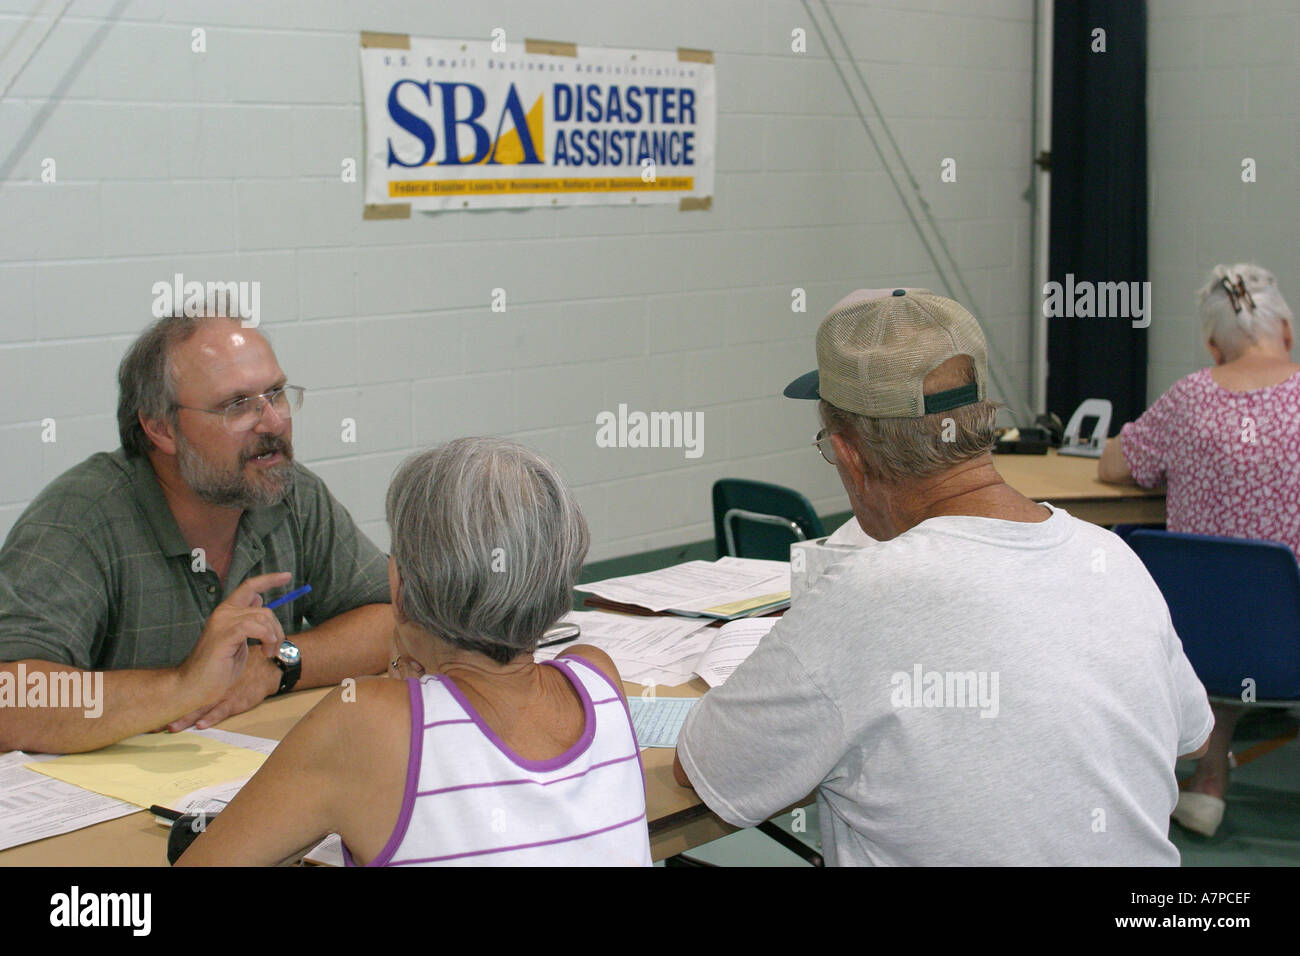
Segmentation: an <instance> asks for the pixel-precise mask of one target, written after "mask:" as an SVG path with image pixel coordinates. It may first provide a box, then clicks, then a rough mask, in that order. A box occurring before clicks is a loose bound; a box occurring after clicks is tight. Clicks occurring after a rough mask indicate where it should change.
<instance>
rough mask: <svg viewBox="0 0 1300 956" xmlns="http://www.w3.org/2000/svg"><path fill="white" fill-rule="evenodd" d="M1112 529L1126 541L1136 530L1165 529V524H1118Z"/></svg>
mask: <svg viewBox="0 0 1300 956" xmlns="http://www.w3.org/2000/svg"><path fill="white" fill-rule="evenodd" d="M1110 530H1111V531H1113V532H1115V533H1116V534H1117V535H1119V536H1120V538H1122V539H1123V540H1124V541H1127V540H1128V536H1129V535H1131V534H1132V533H1133V532H1134V531H1146V530H1151V531H1164V530H1165V526H1164V525H1163V524H1117V525H1115V526H1114V527H1113V528H1111V529H1110Z"/></svg>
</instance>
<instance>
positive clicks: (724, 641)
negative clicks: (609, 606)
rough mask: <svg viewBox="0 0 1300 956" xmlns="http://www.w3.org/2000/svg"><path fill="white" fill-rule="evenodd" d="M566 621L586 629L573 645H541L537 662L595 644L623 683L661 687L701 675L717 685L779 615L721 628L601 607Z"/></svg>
mask: <svg viewBox="0 0 1300 956" xmlns="http://www.w3.org/2000/svg"><path fill="white" fill-rule="evenodd" d="M563 620H565V621H566V622H571V623H573V624H577V625H578V626H579V627H580V628H582V633H581V635H580V636H578V637H577V638H575V639H574V640H573V641H572V642H571V643H570V644H565V645H560V646H558V647H544V648H541V649H540V650H538V651H537V654H536V659H537V660H539V661H541V660H551V659H552V658H554V657H555V656H556V655H558V654H561V653H563V652H564V650H565V648H566V647H570V646H572V645H573V644H591V645H594V646H596V647H599V648H600V649H601V650H602V651H604V652H605V653H606V654H608V655H609V656H610V657H611V658H613V660H614V666H615V667H617V668H618V673H619V676H620V677H622V678H623V679H624V680H625V681H630V682H632V683H634V684H647V685H651V684H657V685H660V686H662V687H676V686H677V685H679V684H684V683H686V682H687V681H688V680H690V679H691V678H692V677H693V676H695V675H697V674H698V675H699V676H700V677H702V678H703V679H704V681H705V683H707V684H708V685H709V686H710V687H717V686H718V685H719V684H721V683H722V682H723V681H725V680H726V679H727V678H728V677H730V676H731V673H732V671H734V670H735V669H736V668H737V667H739V666H740V663H741V661H743V660H744V659H745V658H746V657H748V656H749V655H750V654H751V653H752V652H753V650H754V648H756V647H757V646H758V642H759V641H760V640H762V638H763V636H764V635H765V634H767V632H768V631H770V630H771V629H772V626H773V625H774V624H776V618H770V617H767V618H754V619H750V620H742V621H732V622H731V623H730V624H725V625H723V626H722V627H721V628H717V627H709V626H707V625H701V623H700V622H699V621H698V620H694V621H692V620H685V621H684V620H680V619H679V618H674V617H632V616H629V615H626V614H607V613H604V612H602V611H571V612H569V613H568V614H566V615H565V616H564V618H563Z"/></svg>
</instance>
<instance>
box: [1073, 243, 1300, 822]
mask: <svg viewBox="0 0 1300 956" xmlns="http://www.w3.org/2000/svg"><path fill="white" fill-rule="evenodd" d="M1199 296H1200V310H1201V324H1202V330H1203V334H1204V339H1205V345H1206V348H1207V349H1208V350H1209V352H1210V355H1211V356H1212V357H1213V358H1214V366H1213V367H1212V368H1204V369H1201V370H1200V371H1199V372H1194V373H1192V374H1191V375H1188V376H1187V377H1186V378H1183V379H1180V380H1179V381H1177V382H1175V383H1174V384H1173V385H1172V386H1171V387H1170V389H1169V391H1167V392H1165V394H1164V395H1162V396H1160V398H1159V399H1157V400H1156V402H1155V404H1153V405H1152V406H1151V407H1150V408H1149V409H1147V411H1146V412H1145V413H1144V414H1143V415H1142V417H1141V418H1139V419H1138V420H1137V421H1135V422H1130V423H1129V424H1127V425H1125V426H1124V428H1123V429H1122V430H1121V432H1120V435H1119V440H1118V441H1112V442H1109V443H1108V444H1107V445H1106V450H1105V452H1104V453H1103V455H1102V458H1101V462H1100V463H1099V465H1098V477H1099V478H1101V480H1102V481H1111V482H1117V483H1133V484H1138V485H1142V486H1143V487H1148V488H1149V487H1153V486H1155V485H1159V484H1161V483H1167V484H1168V488H1169V493H1168V505H1167V513H1168V517H1167V523H1168V527H1169V530H1170V531H1185V532H1191V533H1194V534H1210V535H1219V536H1222V537H1230V538H1257V539H1264V540H1268V541H1280V542H1282V543H1283V544H1286V545H1288V546H1289V547H1290V548H1291V550H1292V551H1294V552H1296V553H1297V554H1298V555H1300V474H1297V469H1296V465H1295V462H1296V461H1297V459H1298V458H1300V375H1298V374H1296V373H1298V372H1300V365H1297V364H1296V363H1295V362H1293V361H1291V347H1292V345H1293V344H1294V331H1293V328H1292V323H1293V321H1294V317H1293V316H1292V314H1291V309H1290V307H1289V306H1288V305H1287V304H1286V300H1285V299H1283V298H1282V293H1281V292H1280V291H1279V289H1278V286H1277V279H1276V278H1274V276H1273V274H1272V273H1270V272H1268V271H1267V270H1266V269H1263V268H1261V267H1260V266H1257V265H1253V264H1251V263H1240V264H1238V265H1234V266H1222V265H1220V266H1215V268H1214V273H1213V275H1212V276H1211V278H1210V282H1209V283H1208V284H1207V285H1206V286H1205V287H1204V288H1202V289H1201V290H1200V292H1199ZM1229 501H1231V502H1234V504H1233V505H1232V506H1231V507H1225V505H1224V503H1225V502H1229ZM1242 710H1243V708H1241V707H1240V706H1233V705H1223V704H1215V705H1214V716H1215V727H1214V733H1213V734H1212V735H1211V737H1210V749H1209V751H1208V752H1207V754H1206V755H1205V757H1204V758H1202V760H1201V761H1200V763H1199V764H1197V767H1196V773H1195V774H1193V776H1192V778H1191V780H1190V781H1189V783H1188V786H1187V789H1185V790H1184V791H1183V792H1182V794H1181V795H1180V797H1179V799H1178V808H1177V809H1176V810H1175V811H1174V819H1175V820H1177V821H1178V822H1179V823H1181V824H1183V825H1184V826H1185V827H1187V828H1188V829H1191V830H1195V831H1196V832H1198V833H1202V834H1205V835H1206V836H1213V835H1214V832H1215V831H1216V830H1217V829H1218V827H1219V824H1220V822H1221V821H1222V820H1223V811H1224V806H1225V805H1224V799H1223V798H1224V795H1225V794H1226V792H1227V789H1228V772H1229V765H1230V755H1229V752H1228V747H1229V745H1230V744H1231V742H1232V734H1233V731H1234V730H1235V729H1236V726H1237V720H1238V719H1239V718H1240V716H1241V713H1242Z"/></svg>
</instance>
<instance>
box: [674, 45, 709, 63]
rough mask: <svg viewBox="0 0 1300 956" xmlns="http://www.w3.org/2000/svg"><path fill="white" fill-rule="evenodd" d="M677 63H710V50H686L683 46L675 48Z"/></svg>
mask: <svg viewBox="0 0 1300 956" xmlns="http://www.w3.org/2000/svg"><path fill="white" fill-rule="evenodd" d="M677 61H678V62H679V63H712V62H713V51H712V50H688V49H687V48H686V47H684V46H679V47H678V48H677Z"/></svg>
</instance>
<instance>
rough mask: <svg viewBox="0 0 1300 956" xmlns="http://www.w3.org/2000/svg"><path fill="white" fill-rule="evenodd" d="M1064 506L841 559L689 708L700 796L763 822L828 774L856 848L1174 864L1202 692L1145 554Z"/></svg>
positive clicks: (746, 821) (728, 815) (844, 848)
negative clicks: (1180, 768) (1178, 768)
mask: <svg viewBox="0 0 1300 956" xmlns="http://www.w3.org/2000/svg"><path fill="white" fill-rule="evenodd" d="M1049 507H1051V506H1049ZM1051 510H1052V515H1051V517H1050V518H1049V519H1047V520H1046V521H1043V522H1038V523H1028V522H1013V521H1002V520H997V519H991V518H976V517H965V516H962V517H940V518H931V519H930V520H928V521H925V522H922V523H921V524H920V525H918V526H916V527H915V528H912V529H911V530H909V531H907V532H906V533H904V534H902V535H900V536H899V537H897V538H895V539H893V540H892V541H886V542H876V543H875V544H874V545H873V546H872V547H867V548H863V549H862V550H861V551H858V552H855V553H854V554H853V555H851V556H850V557H848V558H845V559H844V560H843V561H840V562H839V563H837V564H835V565H834V566H832V567H831V568H830V569H829V570H828V571H827V572H826V573H825V574H824V575H823V576H822V577H821V578H819V579H818V580H817V581H816V582H815V583H814V585H813V586H812V588H811V589H810V591H809V592H808V593H807V594H806V595H805V596H804V598H803V600H802V601H801V602H800V604H799V605H798V606H797V607H793V608H791V610H790V611H789V612H788V613H787V614H786V615H785V617H784V618H782V619H781V621H780V622H778V623H777V625H776V626H775V627H774V628H773V629H772V631H771V632H770V633H769V634H768V636H767V637H765V638H764V639H763V642H762V643H761V644H760V645H759V647H758V649H757V650H756V651H755V652H754V653H753V654H752V655H751V656H750V657H749V659H748V660H746V661H745V662H744V663H743V664H742V665H741V666H740V667H739V668H738V669H737V670H736V672H735V673H734V674H733V675H732V676H731V678H730V679H729V680H728V681H727V682H726V683H725V684H724V685H723V686H721V687H719V688H717V689H715V690H712V691H710V692H709V693H708V694H707V695H705V697H704V699H703V700H702V701H701V702H700V703H699V704H698V705H696V706H695V707H694V708H693V710H692V711H691V714H690V716H689V717H688V719H687V721H686V725H685V726H684V728H683V729H682V733H681V737H680V739H679V742H678V753H679V754H680V756H681V760H682V765H683V767H684V768H685V770H686V772H687V774H688V776H689V777H690V779H691V782H692V783H693V784H694V786H695V788H696V790H697V791H698V792H699V794H700V796H701V797H702V798H703V800H704V802H705V803H706V804H708V806H709V807H710V808H711V809H712V810H713V811H714V812H716V813H717V814H718V815H719V816H721V817H722V818H723V819H724V820H727V821H728V822H730V823H732V824H735V825H736V826H753V825H755V824H757V823H758V822H760V821H762V820H765V819H767V818H768V817H770V816H771V815H772V814H774V813H776V812H777V811H779V810H781V809H782V808H784V807H786V806H789V805H790V804H792V803H794V802H796V801H798V800H799V799H801V798H802V797H803V796H805V795H806V794H808V793H809V792H811V791H812V790H814V789H817V792H818V808H819V810H820V815H821V829H822V848H823V851H824V853H825V855H826V858H827V860H828V861H829V862H832V863H836V864H841V865H843V864H922V865H946V864H955V865H989V864H993V865H997V864H1016V865H1053V866H1054V865H1072V864H1098V865H1159V864H1166V865H1173V866H1176V865H1177V864H1178V863H1179V856H1178V851H1177V849H1176V848H1175V847H1174V845H1173V844H1172V843H1170V842H1169V837H1168V831H1169V814H1170V813H1171V812H1172V811H1173V809H1174V805H1175V803H1176V802H1177V796H1178V788H1177V784H1176V782H1175V778H1174V761H1175V759H1176V757H1177V756H1178V755H1180V754H1185V753H1190V752H1192V751H1194V750H1196V749H1198V748H1199V747H1200V746H1201V744H1203V743H1204V742H1205V740H1206V738H1207V737H1208V736H1209V733H1210V730H1211V728H1212V726H1213V722H1214V721H1213V716H1212V714H1211V712H1210V708H1209V703H1208V701H1207V699H1206V694H1205V689H1204V688H1203V687H1202V685H1201V683H1200V681H1199V680H1197V678H1196V675H1195V674H1194V673H1193V672H1192V668H1191V665H1190V664H1189V663H1188V661H1187V658H1186V657H1185V656H1184V654H1183V649H1182V644H1181V642H1180V641H1179V640H1178V636H1177V635H1176V634H1175V633H1174V629H1173V626H1172V624H1171V623H1170V620H1169V611H1168V608H1167V607H1166V606H1165V602H1164V599H1163V597H1162V596H1161V594H1160V592H1159V590H1158V589H1157V588H1156V585H1155V583H1154V582H1153V581H1152V580H1151V577H1150V575H1148V574H1147V571H1146V568H1145V567H1144V566H1143V565H1142V563H1141V561H1139V560H1138V558H1137V556H1136V555H1134V554H1133V552H1132V551H1130V550H1129V548H1128V546H1127V545H1125V544H1124V543H1123V542H1122V541H1121V540H1120V539H1119V538H1117V537H1116V536H1115V535H1113V534H1111V533H1110V532H1109V531H1106V530H1104V529H1102V528H1100V527H1097V526H1095V525H1091V524H1088V523H1086V522H1083V521H1080V520H1078V519H1076V518H1072V517H1070V515H1068V514H1067V513H1066V512H1064V511H1062V510H1061V509H1059V508H1052V509H1051Z"/></svg>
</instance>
